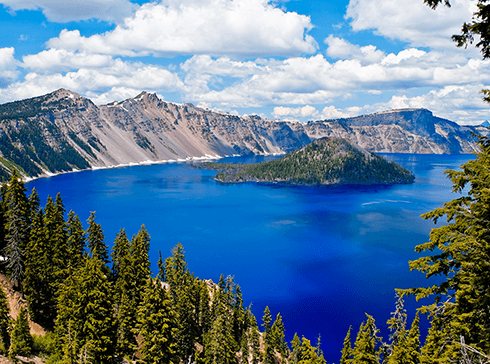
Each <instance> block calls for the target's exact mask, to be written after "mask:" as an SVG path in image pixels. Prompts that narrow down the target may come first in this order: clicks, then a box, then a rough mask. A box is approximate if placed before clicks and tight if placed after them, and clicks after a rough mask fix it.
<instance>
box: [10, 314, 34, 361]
mask: <svg viewBox="0 0 490 364" xmlns="http://www.w3.org/2000/svg"><path fill="white" fill-rule="evenodd" d="M32 345H33V339H32V335H31V333H30V331H29V321H28V319H27V310H26V309H25V308H24V307H23V306H21V307H20V310H19V315H18V316H17V319H16V320H15V323H14V327H13V329H12V335H11V344H10V349H9V356H10V357H11V358H15V357H16V356H18V355H21V356H30V355H31V352H32Z"/></svg>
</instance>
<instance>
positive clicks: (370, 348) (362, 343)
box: [352, 315, 379, 364]
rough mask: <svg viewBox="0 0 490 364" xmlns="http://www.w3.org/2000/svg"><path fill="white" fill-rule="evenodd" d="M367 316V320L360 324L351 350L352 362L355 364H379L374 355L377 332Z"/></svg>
mask: <svg viewBox="0 0 490 364" xmlns="http://www.w3.org/2000/svg"><path fill="white" fill-rule="evenodd" d="M367 316H368V320H367V322H366V323H362V324H361V327H360V328H359V332H358V334H357V338H356V342H355V344H354V349H353V350H352V362H353V363H356V364H378V363H379V361H378V357H377V353H376V338H377V336H376V335H377V330H376V328H375V326H374V319H373V318H372V317H371V316H369V315H367Z"/></svg>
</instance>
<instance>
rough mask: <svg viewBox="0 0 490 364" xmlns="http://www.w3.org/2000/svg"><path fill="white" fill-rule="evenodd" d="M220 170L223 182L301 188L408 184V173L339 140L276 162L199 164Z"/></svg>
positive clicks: (309, 147) (319, 143) (321, 142)
mask: <svg viewBox="0 0 490 364" xmlns="http://www.w3.org/2000/svg"><path fill="white" fill-rule="evenodd" d="M200 165H201V166H204V167H205V168H206V167H208V168H212V169H218V170H222V172H220V173H218V174H217V175H216V179H217V180H218V181H221V182H226V183H238V182H247V181H253V182H266V183H280V184H287V185H302V186H322V185H329V186H338V185H375V184H385V185H393V184H403V183H412V182H413V181H414V179H415V176H414V175H412V173H410V171H409V170H407V169H405V168H403V167H401V166H399V165H397V164H396V163H394V162H388V161H387V160H386V159H385V158H383V157H380V156H378V155H376V154H374V153H370V152H367V151H366V150H364V149H362V148H359V147H356V146H354V145H353V144H351V143H350V142H349V141H347V140H345V139H341V138H333V137H330V138H321V139H318V140H315V141H314V142H312V143H310V144H308V145H307V146H306V147H303V148H301V149H299V150H297V151H294V152H291V153H288V154H286V155H285V156H283V157H281V158H280V159H278V160H275V161H270V162H262V163H258V164H239V165H237V164H221V163H212V164H211V163H202V164H200Z"/></svg>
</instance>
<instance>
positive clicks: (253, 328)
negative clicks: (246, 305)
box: [248, 310, 262, 364]
mask: <svg viewBox="0 0 490 364" xmlns="http://www.w3.org/2000/svg"><path fill="white" fill-rule="evenodd" d="M248 312H249V322H250V336H251V348H252V364H258V363H259V362H261V361H262V352H261V351H260V331H259V326H258V325H257V320H256V318H255V316H254V315H253V313H252V311H251V310H248Z"/></svg>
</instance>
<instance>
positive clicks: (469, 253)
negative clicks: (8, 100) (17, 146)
mask: <svg viewBox="0 0 490 364" xmlns="http://www.w3.org/2000/svg"><path fill="white" fill-rule="evenodd" d="M479 145H480V148H481V152H480V153H478V154H477V155H476V159H475V160H471V161H469V162H467V163H465V164H464V165H463V166H462V167H463V168H462V170H461V171H451V170H449V171H447V172H446V173H447V175H448V176H449V177H450V178H451V181H452V183H453V188H454V191H459V192H461V191H463V189H465V188H466V187H467V189H465V191H468V193H467V195H464V196H462V197H459V198H457V199H455V200H453V201H450V202H448V203H446V204H444V206H442V207H440V208H437V209H435V210H434V211H431V212H428V213H426V214H424V215H423V218H425V219H429V220H433V221H435V222H437V221H438V220H439V219H440V218H443V217H447V220H448V224H447V225H443V226H440V227H437V228H434V229H433V230H432V232H431V234H430V241H429V242H427V243H425V244H422V245H419V246H417V247H415V249H416V251H417V252H419V253H420V252H427V255H426V256H422V257H420V258H419V259H417V260H415V261H413V262H410V269H416V270H419V271H421V272H423V273H425V274H426V276H427V277H432V276H440V277H439V280H438V282H439V283H437V284H433V285H431V286H429V287H415V288H411V289H399V290H397V296H398V300H397V302H396V306H395V310H394V312H393V313H392V316H391V318H390V319H389V320H388V322H387V324H388V327H389V329H390V331H391V334H390V335H389V337H388V338H387V339H383V338H382V337H380V335H379V330H378V328H377V326H376V322H375V319H374V318H373V317H371V316H369V315H367V317H366V321H365V322H363V323H361V325H360V327H359V329H358V331H357V334H355V335H354V332H352V330H351V329H349V330H348V332H347V335H346V337H345V341H344V346H343V349H342V351H341V353H339V363H340V364H361V363H362V364H381V363H383V364H384V363H387V364H395V363H413V364H418V363H423V364H429V363H430V364H432V363H433V364H436V363H453V362H454V363H465V364H469V363H486V362H488V360H490V357H489V354H490V311H489V310H488V307H489V306H488V301H489V297H490V280H489V279H488V275H489V272H490V269H489V266H488V265H489V263H488V262H490V256H489V254H490V253H489V252H490V249H489V244H490V243H489V231H490V226H489V222H488V221H489V219H488V215H489V213H490V208H489V206H488V201H489V200H490V192H489V191H490V170H489V169H488V166H489V165H490V139H487V138H481V139H480V143H479ZM1 198H2V199H1V203H0V245H1V246H0V249H1V251H2V253H3V255H4V257H5V259H6V260H5V261H4V263H3V264H2V265H1V266H0V267H1V269H2V272H3V274H5V275H6V276H7V277H8V278H9V280H10V282H11V286H10V288H9V289H11V290H13V291H14V292H15V293H16V294H17V296H20V298H19V299H18V300H17V301H15V302H12V294H11V293H9V295H8V296H7V294H6V291H5V290H6V287H5V284H4V283H2V286H1V289H0V355H2V356H4V357H2V358H0V359H1V360H7V359H6V357H9V358H10V360H11V362H16V361H23V362H29V360H30V359H28V358H29V357H33V356H36V360H37V362H39V361H40V360H41V361H42V362H45V363H95V364H106V363H144V364H150V363H155V364H156V363H174V364H179V363H196V364H214V363H216V364H245V363H250V364H282V363H286V364H324V363H326V361H325V359H324V357H323V354H322V350H321V340H320V338H317V339H316V342H315V341H314V342H313V344H312V342H311V341H310V340H311V339H314V338H309V339H307V338H305V337H301V336H300V334H299V335H298V334H295V335H294V337H293V340H292V341H291V342H290V343H287V342H286V340H285V330H286V329H285V327H284V324H283V321H282V317H281V315H280V314H277V316H276V317H275V319H273V317H272V315H271V311H270V309H269V308H268V307H266V308H265V310H264V313H263V316H262V319H261V323H259V321H258V320H257V319H256V317H255V316H254V314H253V313H252V310H251V309H250V307H246V306H245V305H244V300H243V297H242V292H241V290H240V287H239V285H238V284H236V282H234V279H233V277H226V278H225V277H223V276H221V277H220V279H219V282H218V283H217V284H216V283H213V282H212V281H211V280H203V279H200V278H197V277H195V276H194V275H193V274H192V273H191V272H190V270H189V268H188V266H187V263H186V260H185V252H184V248H183V246H182V245H181V244H177V245H176V247H175V248H174V249H173V250H172V254H171V256H170V257H168V258H166V259H165V260H163V259H162V257H161V254H160V259H159V261H158V264H157V266H158V267H157V268H158V270H157V273H156V276H154V274H153V273H152V272H151V269H150V261H149V250H150V235H149V233H148V232H147V231H146V229H145V227H144V226H142V227H141V229H140V230H139V232H138V233H137V234H135V235H133V236H132V237H131V238H129V237H128V235H127V233H126V231H125V230H124V229H121V230H120V232H119V233H118V234H117V237H116V239H115V240H114V242H113V245H112V249H111V250H110V251H109V247H108V245H107V244H106V243H105V236H104V233H103V230H102V227H101V226H100V225H99V224H98V223H97V222H96V221H95V213H93V212H92V213H90V217H89V218H88V221H87V222H88V228H87V229H84V228H83V226H82V224H81V221H80V219H79V217H78V216H77V215H76V214H75V213H74V212H73V211H70V212H69V213H68V214H66V211H65V208H64V205H63V201H62V198H61V196H60V195H59V194H58V195H57V196H56V198H55V199H54V200H53V199H52V198H50V197H48V199H47V202H46V204H45V206H44V207H42V206H41V203H40V200H39V197H38V194H37V192H36V191H35V189H33V190H32V192H31V193H30V195H29V196H28V195H27V191H26V188H25V186H24V183H23V182H22V180H21V179H20V176H19V174H18V173H17V172H14V173H13V175H12V177H11V179H10V181H9V183H8V184H4V185H3V186H2V188H1ZM407 295H414V296H416V298H417V299H418V298H423V297H431V298H433V299H434V300H433V303H432V304H430V303H429V305H426V306H422V307H421V308H420V309H419V310H418V311H417V313H416V315H415V319H414V320H413V322H412V323H411V325H410V328H409V327H408V323H407V313H406V310H405V309H404V298H405V297H406V296H407ZM13 306H15V307H17V308H19V312H18V313H15V314H14V310H13V309H12V307H13ZM332 314H334V313H332ZM421 314H423V315H427V317H428V319H429V321H430V328H429V331H428V334H427V337H426V338H425V342H424V343H422V342H421V338H420V332H419V317H420V315H421ZM11 315H12V316H13V317H11ZM34 323H37V324H39V325H41V327H42V328H43V331H44V333H43V334H42V335H37V336H33V335H31V333H30V332H29V324H31V326H32V325H33V324H34ZM353 324H355V323H353ZM261 328H262V329H261ZM300 337H301V339H300Z"/></svg>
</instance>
